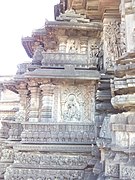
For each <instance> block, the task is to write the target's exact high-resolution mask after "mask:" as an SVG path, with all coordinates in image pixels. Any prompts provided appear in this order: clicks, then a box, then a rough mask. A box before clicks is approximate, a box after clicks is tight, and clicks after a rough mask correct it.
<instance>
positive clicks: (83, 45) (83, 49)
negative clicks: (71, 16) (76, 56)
mask: <svg viewBox="0 0 135 180" xmlns="http://www.w3.org/2000/svg"><path fill="white" fill-rule="evenodd" d="M80 41H81V54H86V53H87V50H88V37H81V38H80Z"/></svg>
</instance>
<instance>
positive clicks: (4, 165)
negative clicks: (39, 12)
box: [0, 0, 135, 180]
mask: <svg viewBox="0 0 135 180" xmlns="http://www.w3.org/2000/svg"><path fill="white" fill-rule="evenodd" d="M67 2H68V3H67V4H66V1H61V3H60V4H58V5H57V6H55V8H56V9H55V10H57V11H59V12H57V13H56V14H55V15H56V17H55V19H56V21H54V22H50V21H47V22H46V24H45V27H44V28H42V29H38V30H35V31H34V32H33V34H32V37H26V38H23V39H22V44H23V46H24V48H25V50H26V53H27V54H28V56H30V57H31V58H32V62H31V63H23V64H20V65H18V71H17V73H16V75H15V76H14V78H13V79H11V80H9V81H5V82H2V83H0V90H1V91H3V92H7V93H8V94H9V95H10V96H9V95H8V96H3V95H2V96H1V101H0V105H1V107H0V113H1V114H0V115H1V124H2V126H1V128H0V145H1V146H0V179H1V180H4V179H5V180H11V179H12V180H56V179H59V180H60V179H61V180H79V179H80V180H134V179H135V172H134V171H135V162H134V155H135V150H134V149H135V147H134V146H135V142H134V141H135V128H134V125H135V123H134V114H135V110H134V107H135V101H134V96H135V95H134V92H135V90H134V87H135V86H134V79H135V77H134V73H135V72H134V64H135V43H134V40H135V2H134V0H129V1H126V0H121V2H119V4H117V3H115V4H117V7H116V8H114V6H113V7H111V6H110V8H109V9H107V7H108V6H107V5H105V4H104V5H103V6H104V8H103V7H102V8H101V9H102V10H103V9H104V10H105V11H104V12H101V13H103V14H102V15H103V16H102V20H101V17H100V16H101V14H100V13H99V12H97V14H96V15H95V14H94V12H93V14H89V13H90V11H88V9H92V8H94V7H95V5H96V4H98V2H99V1H97V0H95V1H94V3H95V4H94V5H93V4H92V2H91V4H90V2H89V1H86V2H85V3H84V1H83V3H82V1H79V0H72V1H67ZM108 2H110V3H113V2H115V1H113V2H112V1H108ZM102 3H103V2H101V1H100V4H99V6H97V7H100V6H101V4H102ZM112 5H113V4H112ZM69 7H70V8H69ZM66 8H68V9H66ZM83 8H84V9H83ZM113 8H114V9H113ZM101 9H100V10H101ZM60 12H62V13H60ZM83 12H86V14H87V16H86V15H84V14H83ZM88 12H89V13H88ZM90 15H91V16H90ZM90 17H92V18H93V19H92V18H90ZM99 17H100V20H99ZM97 19H98V21H97ZM10 92H11V93H10ZM11 95H12V97H15V98H14V99H13V101H11V99H12V98H11V99H9V98H10V97H11ZM3 97H5V98H7V99H5V98H3Z"/></svg>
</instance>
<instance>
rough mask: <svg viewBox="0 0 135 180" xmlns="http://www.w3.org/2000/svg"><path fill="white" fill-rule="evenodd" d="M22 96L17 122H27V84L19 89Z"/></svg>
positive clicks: (21, 85)
mask: <svg viewBox="0 0 135 180" xmlns="http://www.w3.org/2000/svg"><path fill="white" fill-rule="evenodd" d="M18 92H19V95H20V106H19V111H18V112H17V113H16V121H17V122H20V121H25V118H26V105H27V95H28V89H27V87H26V84H25V83H21V84H20V85H19V89H18Z"/></svg>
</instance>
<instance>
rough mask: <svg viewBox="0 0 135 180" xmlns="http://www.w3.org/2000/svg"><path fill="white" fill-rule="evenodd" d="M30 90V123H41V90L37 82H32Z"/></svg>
mask: <svg viewBox="0 0 135 180" xmlns="http://www.w3.org/2000/svg"><path fill="white" fill-rule="evenodd" d="M29 90H30V113H29V122H38V121H39V96H40V89H39V87H38V84H37V83H36V82H31V83H30V86H29Z"/></svg>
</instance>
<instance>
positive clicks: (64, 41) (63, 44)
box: [59, 36, 68, 53]
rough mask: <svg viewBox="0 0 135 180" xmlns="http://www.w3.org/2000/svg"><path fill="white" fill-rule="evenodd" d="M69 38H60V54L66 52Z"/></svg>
mask: <svg viewBox="0 0 135 180" xmlns="http://www.w3.org/2000/svg"><path fill="white" fill-rule="evenodd" d="M67 38H68V37H67V36H60V37H59V52H61V53H65V52H66V45H67Z"/></svg>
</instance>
